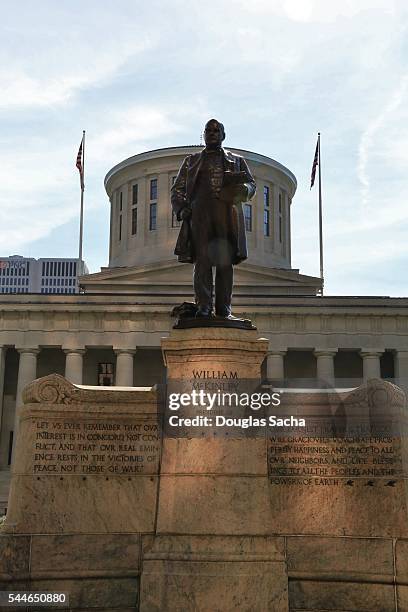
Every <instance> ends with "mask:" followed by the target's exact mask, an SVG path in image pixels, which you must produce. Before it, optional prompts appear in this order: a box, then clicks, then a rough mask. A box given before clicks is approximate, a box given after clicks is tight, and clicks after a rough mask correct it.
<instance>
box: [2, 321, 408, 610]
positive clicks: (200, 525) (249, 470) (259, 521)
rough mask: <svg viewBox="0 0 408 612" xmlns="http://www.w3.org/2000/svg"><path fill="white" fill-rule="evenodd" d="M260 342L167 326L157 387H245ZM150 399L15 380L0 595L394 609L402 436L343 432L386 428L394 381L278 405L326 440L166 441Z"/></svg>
mask: <svg viewBox="0 0 408 612" xmlns="http://www.w3.org/2000/svg"><path fill="white" fill-rule="evenodd" d="M266 349H267V342H266V341H265V340H262V339H258V337H257V335H256V332H254V331H249V330H225V329H214V328H213V329H200V330H197V329H196V330H194V329H185V330H174V331H173V332H172V334H171V336H170V337H169V338H166V339H165V340H163V353H164V359H165V362H166V365H167V368H168V377H169V385H171V384H173V383H177V384H178V382H179V381H181V382H182V384H183V385H188V384H190V383H191V382H193V383H194V384H196V382H197V380H198V381H199V383H200V385H203V388H205V387H206V385H209V386H208V387H207V388H210V385H214V383H215V384H216V385H217V384H221V383H223V382H225V381H227V382H228V383H229V382H231V381H232V382H234V381H236V380H237V378H236V377H238V379H239V378H241V377H242V378H253V379H255V378H258V379H259V378H260V366H261V363H262V360H263V358H264V355H265V353H266ZM194 381H195V382H194ZM158 395H159V394H158V392H157V391H156V390H155V389H154V388H153V389H151V388H132V389H115V388H112V389H100V388H97V387H80V386H74V385H71V384H70V383H69V382H68V381H66V380H65V379H64V378H62V377H60V376H58V375H52V376H48V377H45V378H43V379H39V380H37V381H34V382H33V383H32V384H31V385H29V386H28V387H27V388H26V390H25V392H24V402H25V404H24V407H23V409H22V411H21V420H20V430H19V433H18V440H17V447H16V459H15V464H14V471H13V476H12V485H11V491H10V500H9V510H8V514H7V520H6V523H5V526H4V528H3V529H2V531H1V532H0V590H20V591H24V590H26V591H50V592H65V593H69V595H70V602H69V609H70V610H75V611H77V612H85V611H89V612H90V611H91V610H93V611H95V610H98V611H105V612H112V611H113V610H115V611H121V612H131V611H132V612H135V611H140V612H232V611H235V610H239V611H240V612H266V611H268V612H269V611H273V612H289V610H290V611H293V612H294V611H298V610H302V611H303V612H307V611H312V610H314V611H318V610H320V611H322V610H337V611H343V612H346V611H349V610H353V611H359V610H361V611H362V612H363V611H365V612H368V611H369V612H374V611H376V612H379V611H381V612H388V611H389V612H391V611H392V612H395V611H396V610H397V611H400V612H402V611H405V610H408V586H407V585H408V521H407V518H408V497H407V488H406V484H407V479H406V452H405V447H406V445H405V439H404V435H403V433H402V430H401V432H400V435H397V433H398V432H397V431H396V430H393V432H391V434H389V435H388V436H387V437H380V436H378V435H377V434H375V435H373V437H372V439H367V438H363V437H361V438H360V439H357V438H352V437H350V435H349V434H350V431H351V429H347V428H350V427H351V425H352V424H353V420H354V419H355V418H356V416H357V417H358V418H360V416H361V415H363V416H364V415H365V418H366V417H367V415H368V417H369V419H371V421H370V422H372V423H375V419H376V418H377V417H378V415H380V416H381V414H382V412H381V411H382V410H384V409H386V410H387V414H389V415H390V419H394V417H395V418H396V421H397V422H400V423H401V422H403V421H401V420H400V421H398V419H400V418H401V417H402V418H403V419H404V418H405V397H404V395H403V393H402V392H401V391H400V390H399V389H398V388H396V387H394V386H393V385H391V384H389V383H386V382H384V381H380V380H374V381H370V382H369V383H368V384H367V385H363V386H362V387H360V388H358V389H356V390H354V391H352V392H344V393H335V392H334V391H332V392H330V391H324V392H321V393H313V392H308V393H296V394H288V396H287V398H286V400H285V402H284V405H283V406H282V410H284V409H285V410H287V411H288V410H291V411H292V412H296V411H297V412H299V411H300V412H302V414H304V415H307V416H308V418H310V419H311V422H312V425H314V423H315V420H316V419H317V422H319V419H321V418H322V415H324V418H325V419H327V416H328V415H331V416H330V418H332V420H333V431H334V432H335V433H333V434H332V435H331V437H330V436H326V437H316V435H315V436H314V437H313V436H309V439H306V438H305V437H303V439H301V436H299V438H298V439H297V438H296V439H293V440H291V441H288V440H285V439H283V438H282V436H279V435H278V434H277V433H276V432H275V433H273V432H272V433H271V431H270V429H269V430H268V429H266V430H265V434H264V435H263V436H257V437H255V436H253V437H251V436H243V435H241V434H239V435H238V434H237V435H231V436H229V437H228V436H211V435H206V436H197V435H190V436H189V437H188V436H184V435H181V436H167V435H166V436H165V435H163V431H165V430H164V429H162V424H163V422H164V421H165V420H166V418H167V417H168V412H166V411H165V412H164V413H162V412H161V410H160V402H159V400H158ZM339 413H341V416H342V420H341V423H343V425H344V427H345V428H344V429H343V430H341V431H339V429H338V423H337V420H336V419H337V417H338V415H339ZM390 470H393V472H392V471H390Z"/></svg>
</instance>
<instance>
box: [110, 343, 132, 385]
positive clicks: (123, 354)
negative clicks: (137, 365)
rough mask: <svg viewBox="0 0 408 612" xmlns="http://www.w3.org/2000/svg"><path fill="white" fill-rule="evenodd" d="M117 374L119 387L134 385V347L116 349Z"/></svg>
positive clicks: (116, 383) (116, 380)
mask: <svg viewBox="0 0 408 612" xmlns="http://www.w3.org/2000/svg"><path fill="white" fill-rule="evenodd" d="M115 353H116V375H115V385H116V386H117V387H133V357H134V354H135V353H136V350H134V349H116V350H115Z"/></svg>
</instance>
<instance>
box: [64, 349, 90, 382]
mask: <svg viewBox="0 0 408 612" xmlns="http://www.w3.org/2000/svg"><path fill="white" fill-rule="evenodd" d="M64 353H65V354H66V358H65V378H66V379H67V380H69V381H70V382H72V383H73V384H74V385H82V371H83V361H84V358H83V356H84V354H85V349H64Z"/></svg>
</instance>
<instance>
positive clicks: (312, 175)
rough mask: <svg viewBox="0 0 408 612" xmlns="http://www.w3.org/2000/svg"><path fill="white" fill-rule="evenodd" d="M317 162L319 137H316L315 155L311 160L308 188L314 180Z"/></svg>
mask: <svg viewBox="0 0 408 612" xmlns="http://www.w3.org/2000/svg"><path fill="white" fill-rule="evenodd" d="M318 163H319V139H317V143H316V151H315V156H314V160H313V166H312V174H311V177H310V189H311V188H312V187H313V185H314V182H315V177H316V168H317V165H318Z"/></svg>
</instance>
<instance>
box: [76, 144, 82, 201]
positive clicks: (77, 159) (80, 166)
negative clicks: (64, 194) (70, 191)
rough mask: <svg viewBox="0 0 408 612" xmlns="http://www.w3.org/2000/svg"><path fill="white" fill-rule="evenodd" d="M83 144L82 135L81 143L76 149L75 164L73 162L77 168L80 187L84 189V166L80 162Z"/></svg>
mask: <svg viewBox="0 0 408 612" xmlns="http://www.w3.org/2000/svg"><path fill="white" fill-rule="evenodd" d="M83 144H84V138H83V137H82V140H81V144H80V145H79V149H78V155H77V158H76V164H75V165H76V167H77V168H78V170H79V178H80V180H81V189H84V166H83V163H82V151H83Z"/></svg>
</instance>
